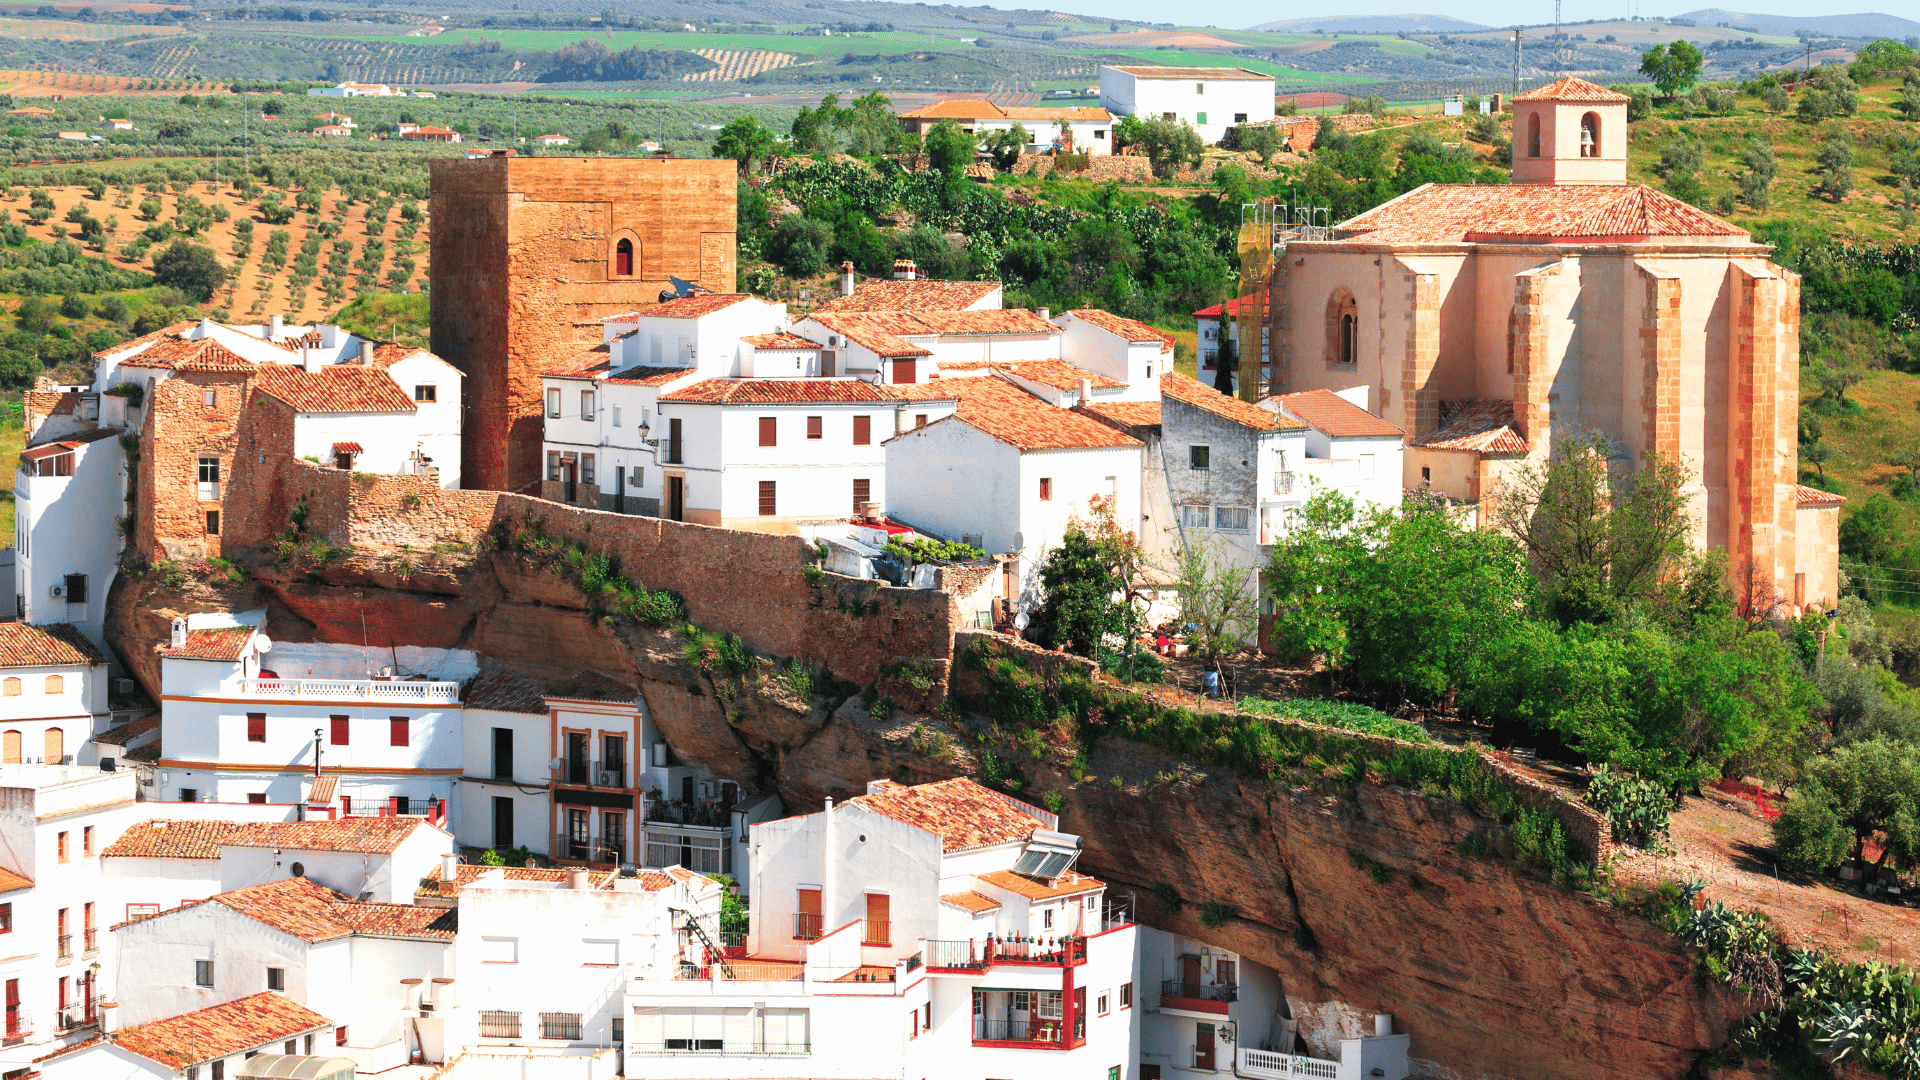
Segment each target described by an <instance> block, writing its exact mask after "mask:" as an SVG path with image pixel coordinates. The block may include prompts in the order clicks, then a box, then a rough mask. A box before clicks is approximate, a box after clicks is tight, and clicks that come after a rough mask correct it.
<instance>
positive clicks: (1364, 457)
mask: <svg viewBox="0 0 1920 1080" xmlns="http://www.w3.org/2000/svg"><path fill="white" fill-rule="evenodd" d="M1360 479H1362V480H1371V479H1373V455H1372V454H1361V455H1360Z"/></svg>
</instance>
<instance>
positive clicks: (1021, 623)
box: [1013, 611, 1027, 630]
mask: <svg viewBox="0 0 1920 1080" xmlns="http://www.w3.org/2000/svg"><path fill="white" fill-rule="evenodd" d="M1013 628H1014V629H1015V630H1025V629H1026V628H1027V613H1026V612H1024V611H1023V612H1021V613H1020V614H1018V615H1015V616H1014V617H1013Z"/></svg>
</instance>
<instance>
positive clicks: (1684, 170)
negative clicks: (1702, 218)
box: [1654, 133, 1707, 203]
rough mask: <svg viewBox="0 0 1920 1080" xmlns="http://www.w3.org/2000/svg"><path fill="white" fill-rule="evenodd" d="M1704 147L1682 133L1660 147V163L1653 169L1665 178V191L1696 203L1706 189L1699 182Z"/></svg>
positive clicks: (1703, 158)
mask: <svg viewBox="0 0 1920 1080" xmlns="http://www.w3.org/2000/svg"><path fill="white" fill-rule="evenodd" d="M1705 160H1706V149H1705V148H1704V147H1702V146H1701V145H1700V144H1699V143H1697V142H1695V141H1693V140H1692V139H1689V138H1687V136H1686V135H1685V134H1684V133H1683V134H1680V135H1676V136H1674V138H1673V140H1672V141H1671V142H1669V143H1667V145H1665V146H1663V147H1661V148H1660V164H1659V165H1657V166H1655V168H1654V171H1655V172H1658V173H1659V174H1660V175H1662V176H1664V177H1666V178H1667V192H1668V193H1669V194H1671V195H1672V196H1673V197H1674V198H1676V199H1679V200H1681V201H1683V202H1690V203H1698V202H1700V201H1701V200H1702V199H1704V198H1705V197H1706V194H1707V189H1706V186H1705V185H1704V184H1702V183H1701V182H1700V166H1701V165H1702V164H1704V162H1705Z"/></svg>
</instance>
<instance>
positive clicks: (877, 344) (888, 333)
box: [808, 311, 933, 359]
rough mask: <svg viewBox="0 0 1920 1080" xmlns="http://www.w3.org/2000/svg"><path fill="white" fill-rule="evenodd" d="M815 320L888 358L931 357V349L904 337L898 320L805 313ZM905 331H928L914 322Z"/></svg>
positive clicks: (874, 352) (871, 315) (866, 316)
mask: <svg viewBox="0 0 1920 1080" xmlns="http://www.w3.org/2000/svg"><path fill="white" fill-rule="evenodd" d="M808 318H809V319H812V320H813V321H814V322H815V323H818V324H819V325H821V326H824V327H826V328H827V329H828V330H831V331H833V332H835V333H837V334H841V335H843V336H845V337H846V338H847V339H848V340H850V341H852V342H853V343H854V344H856V345H859V346H860V347H861V348H864V349H866V350H867V351H869V352H871V353H873V354H874V355H875V356H884V357H887V358H888V359H892V358H895V357H901V356H932V355H933V353H932V351H931V350H929V349H926V348H923V347H922V346H919V345H915V344H913V343H912V342H909V341H906V340H903V339H902V338H901V337H900V336H899V335H898V333H896V330H898V329H901V327H900V323H899V320H889V321H885V322H883V321H882V320H881V319H878V318H876V317H875V314H874V313H858V314H850V315H849V314H840V313H836V312H827V313H824V314H823V313H821V312H818V311H816V312H814V313H813V314H812V315H809V316H808ZM905 332H906V333H910V334H914V333H918V334H924V333H927V332H928V331H927V330H926V329H925V328H924V327H920V326H918V324H915V325H914V326H913V327H911V328H907V329H906V331H905Z"/></svg>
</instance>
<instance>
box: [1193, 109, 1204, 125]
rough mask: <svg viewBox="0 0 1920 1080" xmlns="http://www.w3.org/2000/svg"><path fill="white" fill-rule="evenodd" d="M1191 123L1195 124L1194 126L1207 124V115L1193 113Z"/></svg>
mask: <svg viewBox="0 0 1920 1080" xmlns="http://www.w3.org/2000/svg"><path fill="white" fill-rule="evenodd" d="M1193 122H1194V123H1196V124H1204V123H1206V122H1207V114H1206V113H1203V112H1197V113H1194V114H1193Z"/></svg>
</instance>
